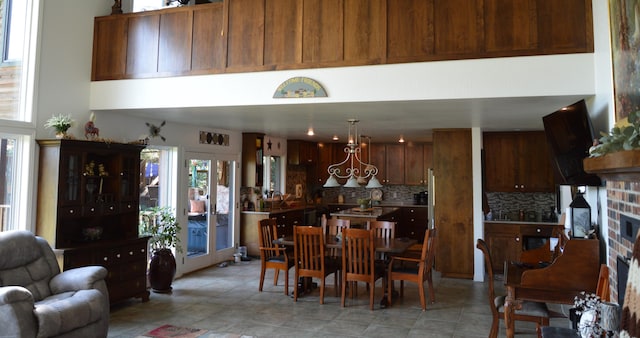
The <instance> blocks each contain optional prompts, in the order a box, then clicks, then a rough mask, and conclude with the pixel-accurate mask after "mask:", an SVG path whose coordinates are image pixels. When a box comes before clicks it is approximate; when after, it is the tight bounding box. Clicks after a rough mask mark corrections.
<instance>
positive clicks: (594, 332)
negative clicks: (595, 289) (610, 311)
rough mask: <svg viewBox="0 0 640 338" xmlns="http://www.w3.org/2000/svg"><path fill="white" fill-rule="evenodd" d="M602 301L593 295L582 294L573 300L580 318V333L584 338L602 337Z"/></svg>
mask: <svg viewBox="0 0 640 338" xmlns="http://www.w3.org/2000/svg"><path fill="white" fill-rule="evenodd" d="M601 303H602V300H601V299H600V297H598V296H597V295H595V294H593V293H586V292H584V291H582V292H580V294H579V295H577V296H576V297H575V298H574V299H573V307H574V308H575V309H576V314H577V315H579V316H580V322H579V323H578V332H580V336H581V337H583V338H586V337H601V336H602V333H603V330H602V328H601V327H600V323H599V320H598V318H599V317H600V304H601Z"/></svg>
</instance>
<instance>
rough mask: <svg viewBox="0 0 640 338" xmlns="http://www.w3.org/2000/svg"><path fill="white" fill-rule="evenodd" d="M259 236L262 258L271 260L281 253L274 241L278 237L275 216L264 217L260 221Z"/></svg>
mask: <svg viewBox="0 0 640 338" xmlns="http://www.w3.org/2000/svg"><path fill="white" fill-rule="evenodd" d="M258 232H259V234H258V238H259V241H260V248H261V250H260V258H261V259H263V260H269V259H271V258H274V257H276V256H278V255H280V251H279V250H276V249H278V245H276V244H274V243H273V241H274V240H275V239H278V230H277V221H276V220H275V219H274V218H267V219H262V220H260V221H259V222H258Z"/></svg>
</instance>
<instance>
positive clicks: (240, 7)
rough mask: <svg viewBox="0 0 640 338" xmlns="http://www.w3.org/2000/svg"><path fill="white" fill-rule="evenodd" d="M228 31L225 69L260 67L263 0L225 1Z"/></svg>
mask: <svg viewBox="0 0 640 338" xmlns="http://www.w3.org/2000/svg"><path fill="white" fill-rule="evenodd" d="M227 4H228V8H229V14H228V20H229V31H228V35H227V67H228V68H247V67H252V66H253V67H256V66H262V65H263V62H264V59H263V52H264V14H265V5H264V0H227Z"/></svg>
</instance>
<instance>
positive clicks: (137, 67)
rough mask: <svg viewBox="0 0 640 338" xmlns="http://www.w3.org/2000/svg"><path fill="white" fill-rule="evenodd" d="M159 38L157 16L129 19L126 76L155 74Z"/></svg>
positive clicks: (158, 20)
mask: <svg viewBox="0 0 640 338" xmlns="http://www.w3.org/2000/svg"><path fill="white" fill-rule="evenodd" d="M159 38H160V15H159V14H148V15H140V16H132V17H130V18H129V35H128V39H127V69H126V73H127V76H131V77H135V76H144V75H147V76H148V75H152V74H155V73H157V71H158V40H159Z"/></svg>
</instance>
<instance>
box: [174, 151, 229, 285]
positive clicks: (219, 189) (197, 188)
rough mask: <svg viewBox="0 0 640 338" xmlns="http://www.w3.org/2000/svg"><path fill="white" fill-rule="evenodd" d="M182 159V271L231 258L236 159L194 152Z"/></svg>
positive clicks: (188, 153)
mask: <svg viewBox="0 0 640 338" xmlns="http://www.w3.org/2000/svg"><path fill="white" fill-rule="evenodd" d="M185 158H186V171H185V174H186V175H185V183H184V185H183V186H184V187H186V189H185V192H184V195H183V196H184V197H185V198H186V200H187V205H186V210H187V224H186V228H187V229H186V230H187V243H186V245H184V244H185V243H183V247H184V248H185V252H184V254H185V255H184V262H183V263H184V264H183V265H184V266H183V269H182V271H183V272H184V273H187V272H190V271H194V270H197V269H201V268H205V267H208V266H211V265H213V264H215V263H218V262H221V261H224V260H229V259H231V258H232V255H233V253H234V245H233V243H234V235H235V227H234V224H235V218H236V215H235V212H234V211H235V204H236V203H235V199H236V197H235V190H236V189H235V187H236V163H237V162H236V160H234V159H230V158H224V156H219V155H214V154H207V153H195V152H187V153H186V154H185ZM183 228H184V227H183ZM183 231H184V229H183Z"/></svg>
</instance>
